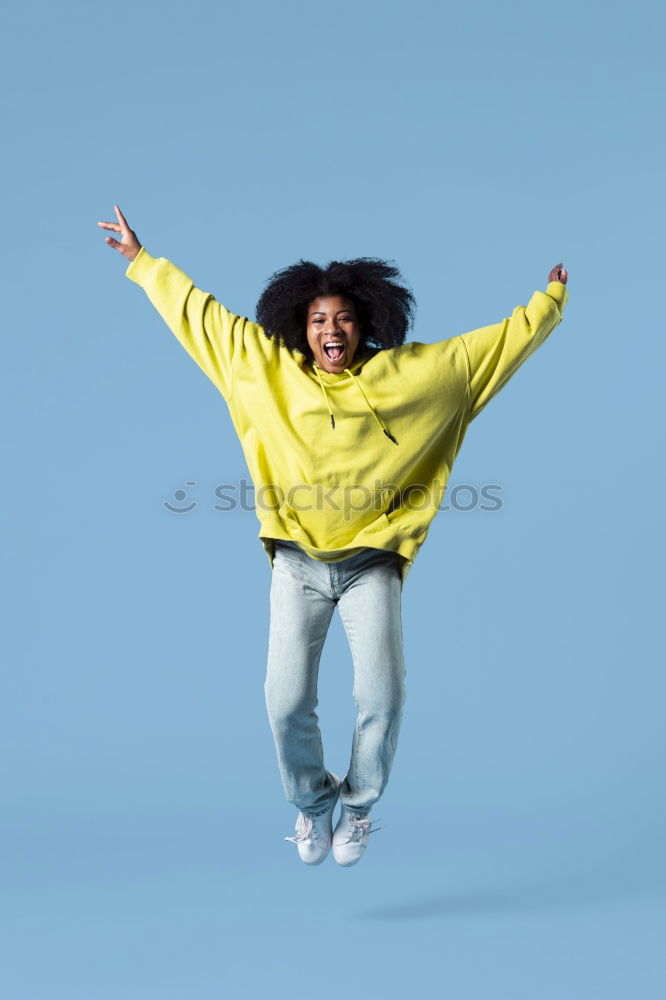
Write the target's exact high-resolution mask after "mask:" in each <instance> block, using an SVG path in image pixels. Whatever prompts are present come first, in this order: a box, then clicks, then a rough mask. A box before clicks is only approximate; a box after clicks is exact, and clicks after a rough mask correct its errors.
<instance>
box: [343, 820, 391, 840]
mask: <svg viewBox="0 0 666 1000" xmlns="http://www.w3.org/2000/svg"><path fill="white" fill-rule="evenodd" d="M379 822H381V820H380V819H368V818H367V817H365V816H349V824H350V826H351V828H352V832H351V834H350V836H349V840H350V841H351V840H357V841H361V840H362V839H363V837H369V836H370V834H371V833H377V831H378V830H383V829H384V827H383V826H376V827H374V829H373V827H372V824H373V823H379Z"/></svg>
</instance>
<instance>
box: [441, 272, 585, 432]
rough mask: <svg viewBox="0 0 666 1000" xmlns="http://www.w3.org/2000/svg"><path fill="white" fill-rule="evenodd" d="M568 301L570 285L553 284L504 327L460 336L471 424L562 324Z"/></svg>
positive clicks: (518, 310) (520, 308)
mask: <svg viewBox="0 0 666 1000" xmlns="http://www.w3.org/2000/svg"><path fill="white" fill-rule="evenodd" d="M568 299H569V292H568V290H567V287H566V285H564V284H562V282H561V281H550V282H549V283H548V285H547V286H546V291H545V292H541V291H536V292H534V294H533V295H532V298H531V299H530V301H529V303H528V304H527V306H516V308H515V309H514V310H513V313H512V315H511V316H510V317H509V318H507V319H504V320H502V322H501V323H494V324H492V325H491V326H484V327H481V328H480V329H478V330H472V331H470V332H469V333H463V334H459V336H458V338H457V339H458V340H460V341H462V343H463V346H464V348H465V352H466V354H467V361H468V375H469V401H470V402H469V405H470V411H469V420H473V419H474V418H475V417H476V416H478V414H479V413H480V412H481V410H482V409H483V408H484V406H485V405H486V404H487V403H488V402H490V400H491V399H492V398H493V396H495V395H496V394H497V393H498V392H499V391H500V389H502V388H503V387H504V386H505V385H506V383H507V382H508V381H509V379H510V378H511V376H512V375H513V374H514V373H515V372H516V371H517V370H518V368H520V366H521V365H522V364H523V362H525V361H526V360H527V358H528V357H529V356H530V354H532V353H533V352H534V351H536V349H537V348H538V347H540V346H541V344H543V342H544V341H545V340H546V338H547V337H548V335H549V334H550V333H551V331H552V330H554V329H555V327H556V326H557V325H558V324H559V323H560V322H561V321H562V315H563V312H564V307H565V305H566V303H567V301H568Z"/></svg>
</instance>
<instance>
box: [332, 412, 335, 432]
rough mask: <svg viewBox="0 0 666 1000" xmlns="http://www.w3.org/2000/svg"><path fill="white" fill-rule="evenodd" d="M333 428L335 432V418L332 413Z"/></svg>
mask: <svg viewBox="0 0 666 1000" xmlns="http://www.w3.org/2000/svg"><path fill="white" fill-rule="evenodd" d="M331 427H332V428H333V430H335V417H334V416H333V414H332V413H331Z"/></svg>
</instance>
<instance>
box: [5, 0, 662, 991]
mask: <svg viewBox="0 0 666 1000" xmlns="http://www.w3.org/2000/svg"><path fill="white" fill-rule="evenodd" d="M3 23H4V29H5V55H4V58H3V75H4V85H3V88H2V92H3V100H2V136H3V140H4V143H3V145H4V156H3V164H2V175H3V184H2V190H3V194H4V198H3V223H4V225H3V230H4V232H3V240H2V249H1V252H2V270H3V277H4V280H3V321H2V338H3V340H2V375H3V378H2V407H3V412H2V434H3V473H4V482H3V486H2V515H3V530H2V540H1V545H2V550H1V553H2V563H3V574H2V579H3V589H4V593H3V596H2V609H3V619H4V621H3V631H2V636H3V643H2V645H3V658H2V659H3V666H2V691H1V709H0V710H1V713H2V715H1V717H0V769H1V799H2V807H1V810H0V814H1V830H0V837H1V839H0V843H1V845H2V864H1V866H0V869H1V870H2V883H3V884H2V886H1V887H0V888H1V890H2V893H1V895H2V903H1V904H0V914H1V917H2V922H3V925H4V927H3V935H2V936H3V941H4V945H3V949H4V955H3V958H2V962H1V963H0V967H1V969H2V971H1V972H0V985H1V986H2V990H3V993H4V994H5V995H6V996H8V997H11V998H12V1000H61V998H62V1000H90V998H91V997H94V998H95V1000H117V998H119V997H122V998H123V1000H153V998H156V1000H157V998H159V1000H171V998H172V997H173V998H176V997H178V998H180V997H182V998H185V997H187V998H188V1000H189V998H190V997H196V998H197V1000H209V998H217V997H234V998H235V997H239V998H240V997H243V998H255V997H265V996H268V995H269V996H271V997H275V998H282V997H283V996H284V997H287V996H289V997H291V996H294V995H303V996H305V995H307V996H317V997H320V998H321V1000H328V998H333V997H336V998H337V997H338V996H339V995H340V994H341V993H342V994H343V995H344V993H345V992H351V993H353V994H356V993H359V994H360V993H362V994H363V995H364V996H367V997H375V996H377V997H379V996H381V997H383V998H391V997H402V996H404V995H405V992H406V991H409V992H410V993H411V994H414V995H416V994H418V995H421V994H425V995H428V996H432V995H446V996H451V997H455V998H456V1000H477V998H478V1000H488V998H490V997H492V998H493V1000H499V998H505V997H506V998H507V1000H523V998H524V1000H533V998H534V997H539V998H540V1000H562V998H566V1000H573V998H579V997H580V998H585V1000H593V998H596V997H603V998H604V1000H611V998H616V997H617V998H620V997H622V998H624V997H627V996H629V995H631V996H635V997H640V998H641V1000H652V998H658V997H663V995H664V989H665V988H666V976H665V975H664V967H663V964H662V963H660V962H659V959H658V951H659V949H658V946H659V943H660V941H662V942H663V933H664V929H665V928H664V923H665V921H664V901H665V890H666V869H665V866H664V855H663V843H664V834H665V833H666V811H665V807H664V764H663V761H664V749H665V746H664V744H665V739H664V727H663V712H664V708H663V707H664V698H665V696H666V683H665V681H664V671H663V663H664V660H663V642H662V631H663V620H662V614H663V606H664V584H663V558H664V551H663V531H662V523H663V520H662V509H663V498H664V475H663V420H662V413H663V411H662V406H663V371H664V363H665V362H666V352H665V350H664V319H663V316H664V307H663V301H664V293H663V270H664V269H663V230H664V200H663V177H664V131H663V125H662V119H663V106H664V73H663V59H662V56H663V52H662V49H663V44H662V39H663V32H664V27H665V24H664V12H663V7H662V6H661V5H658V4H656V3H650V2H638V3H637V4H633V5H631V6H630V5H627V4H620V3H608V2H604V3H601V2H589V3H585V2H583V3H573V2H571V0H564V2H562V3H558V4H543V3H541V4H537V3H528V2H516V3H509V4H493V3H488V2H473V3H468V4H465V5H461V4H453V3H448V2H445V3H435V2H429V0H413V2H411V3H394V2H386V0H385V2H383V3H378V2H366V0H360V2H358V0H357V2H355V3H352V2H350V0H340V2H338V3H336V4H335V5H332V4H323V3H318V2H316V0H310V2H308V3H305V2H297V0H283V2H280V3H279V4H273V3H266V2H263V0H262V2H249V3H245V4H240V3H235V4H228V3H223V4H216V3H211V2H201V0H194V2H191V3H188V4H176V3H170V2H168V0H167V2H161V3H157V2H140V0H139V2H137V3H135V4H132V5H130V4H115V5H108V4H107V5H90V4H83V3H69V2H65V3H63V4H58V5H46V4H44V3H30V2H28V3H26V4H23V5H20V6H19V5H14V6H13V7H12V8H11V9H7V10H6V11H5V13H4V14H3ZM114 203H118V204H119V205H120V207H121V209H122V210H123V212H124V213H125V215H126V217H127V219H128V222H129V224H130V226H131V227H132V228H133V229H134V230H135V231H136V232H137V234H138V236H139V239H140V240H141V242H142V243H143V244H144V245H145V247H146V248H147V249H148V250H149V251H150V253H151V254H153V255H154V256H163V257H166V258H168V259H169V260H171V261H173V262H174V263H176V264H177V265H178V266H179V267H181V268H182V269H183V270H184V271H186V272H187V273H188V274H189V275H190V276H191V277H192V278H193V279H194V281H195V283H196V284H197V285H198V286H199V287H200V288H203V289H204V290H205V291H209V292H212V293H213V294H214V295H215V296H216V298H218V299H219V300H220V301H221V302H223V303H224V304H225V305H226V306H227V307H228V308H229V309H231V310H232V311H234V312H236V313H238V314H242V315H246V316H249V317H253V316H254V306H255V304H256V301H257V299H258V297H259V294H260V293H261V290H262V288H263V286H264V283H265V281H266V280H267V278H268V276H269V275H270V274H271V273H272V272H273V271H274V270H276V269H278V268H281V267H283V266H285V265H287V264H290V263H294V262H296V261H297V260H299V259H301V258H303V259H309V260H314V261H316V262H318V263H321V264H325V263H327V262H328V261H329V260H332V259H346V258H351V257H356V256H362V255H372V256H377V257H381V258H383V259H391V260H394V261H395V262H396V264H397V265H398V266H399V267H400V269H401V272H402V275H403V277H404V279H405V281H406V282H408V284H409V285H410V287H411V288H412V290H413V292H414V294H415V296H416V299H417V303H418V310H417V315H416V320H415V324H414V328H413V329H412V330H411V331H410V335H409V336H410V338H412V339H415V340H420V341H424V342H430V341H435V340H441V339H444V338H446V337H449V336H454V335H456V334H458V333H462V332H465V331H468V330H471V329H475V328H477V327H479V326H483V325H487V324H490V323H494V322H499V321H501V320H502V319H503V318H504V317H506V316H509V315H510V314H511V312H512V310H513V309H514V308H515V306H516V305H519V304H526V303H527V301H528V300H529V298H530V296H531V295H532V293H533V291H534V290H535V289H544V288H545V285H546V281H547V278H548V273H549V271H550V269H551V268H552V267H553V266H554V265H556V264H557V263H559V262H560V261H564V263H565V266H566V267H567V268H568V270H569V286H568V287H569V294H570V300H569V303H568V305H567V308H566V312H565V318H564V321H563V323H562V324H561V325H560V326H559V327H558V328H557V329H556V330H555V331H554V332H553V334H552V335H551V337H550V338H549V339H548V341H547V342H546V343H545V344H544V345H543V347H542V348H541V349H540V350H539V351H538V352H537V353H536V354H535V355H533V356H532V357H531V358H530V359H529V360H528V361H527V362H526V363H525V365H524V366H523V367H522V368H521V369H520V371H518V373H517V374H516V375H515V376H514V378H513V379H512V380H511V382H510V383H509V384H508V385H507V386H506V387H505V388H504V389H503V391H502V392H501V393H500V394H499V395H498V396H497V397H496V398H495V399H494V400H493V401H492V402H491V403H490V404H489V405H488V407H487V408H486V409H485V410H484V411H483V413H482V414H481V415H480V416H479V417H478V419H477V420H476V421H475V422H474V423H473V424H472V425H471V427H470V429H469V431H468V434H467V437H466V440H465V442H464V445H463V448H462V451H461V453H460V455H459V457H458V460H457V463H456V465H455V467H454V469H453V472H452V475H451V479H450V482H449V490H451V489H452V488H453V487H455V486H470V487H471V488H473V489H477V490H478V489H480V488H481V487H482V486H483V485H487V484H495V485H496V486H499V488H500V490H499V492H500V494H501V497H502V505H501V508H500V509H499V510H493V511H484V510H481V509H479V507H478V506H476V507H473V508H472V509H470V510H456V509H453V510H450V511H442V512H441V513H439V514H438V516H437V518H436V519H435V521H434V522H433V525H432V527H431V530H430V534H429V536H428V538H427V540H426V543H425V545H424V546H423V548H422V550H421V552H420V553H419V555H418V557H417V560H416V563H415V565H414V567H413V568H412V570H411V572H410V574H409V577H408V580H407V583H406V585H405V590H404V595H403V621H404V633H405V658H406V664H407V678H406V683H407V701H406V705H405V716H404V722H403V727H402V731H401V734H400V742H399V746H398V752H397V755H396V759H395V765H394V769H393V772H392V775H391V779H390V782H389V785H388V787H387V790H386V792H385V794H384V797H383V799H382V801H381V803H380V804H379V805H378V806H377V808H376V809H375V811H374V815H375V816H376V817H378V818H380V819H381V820H382V822H381V823H380V824H379V825H381V826H382V827H383V829H382V830H381V831H378V832H377V834H376V836H373V837H372V838H371V842H370V846H369V849H368V852H367V855H366V857H365V858H364V859H363V861H362V863H361V864H359V865H357V866H356V867H355V868H353V869H349V870H343V869H340V868H339V867H338V866H336V864H335V862H334V861H333V858H332V857H330V858H329V859H328V860H327V862H326V863H325V864H324V865H323V866H321V867H320V868H316V869H309V868H306V866H304V865H302V864H301V863H300V862H299V861H298V858H297V853H296V849H295V847H294V845H293V844H290V843H287V842H285V841H284V840H283V837H284V836H287V835H289V834H292V833H293V824H294V821H295V818H296V811H295V809H294V808H293V807H292V806H290V805H289V804H288V803H287V802H286V800H285V799H284V794H283V790H282V786H281V782H280V779H279V774H278V770H277V762H276V758H275V751H274V746H273V741H272V735H271V733H270V729H269V725H268V720H267V716H266V709H265V703H264V694H263V682H264V671H265V660H266V643H267V635H268V593H269V587H270V567H269V564H268V559H267V557H266V555H265V553H264V551H263V548H262V546H261V543H260V541H259V539H258V528H259V525H258V521H257V519H256V516H255V514H254V511H253V510H251V509H249V510H247V509H246V510H243V509H240V508H238V509H235V510H233V511H226V512H225V511H220V510H216V509H215V504H216V502H217V498H216V496H215V490H216V488H217V487H218V486H219V485H221V484H230V483H231V484H233V483H239V482H240V481H241V479H243V478H244V477H247V475H248V473H247V467H246V465H245V461H244V457H243V453H242V451H241V448H240V444H239V442H238V440H237V438H236V436H235V432H234V429H233V426H232V423H231V420H230V417H229V414H228V411H227V409H226V404H225V403H224V400H223V399H222V397H221V396H220V394H219V393H218V392H217V390H216V389H215V387H214V386H213V385H212V383H211V382H209V380H208V379H207V378H206V376H205V375H204V374H203V372H201V371H200V370H199V369H198V368H197V366H196V365H195V364H194V363H193V362H192V360H191V359H190V358H189V356H188V355H187V354H186V352H185V351H184V350H183V349H182V348H181V346H180V345H179V344H178V342H177V341H176V339H175V337H173V335H172V334H171V332H170V331H169V329H168V328H167V327H166V325H165V324H164V322H163V321H162V320H161V318H160V317H159V315H158V314H157V312H156V311H155V310H154V309H153V307H152V306H151V304H150V302H149V301H148V299H147V297H146V296H145V294H144V293H143V291H142V290H141V289H140V288H139V287H138V286H137V285H135V284H133V283H132V282H130V281H129V280H127V279H126V278H125V277H124V271H125V268H126V264H127V262H126V261H125V260H124V259H123V258H122V257H121V256H120V255H119V254H118V253H117V252H116V251H113V250H111V249H109V248H108V247H107V246H106V245H105V243H104V233H103V232H102V231H101V230H100V229H99V228H98V227H97V225H96V223H97V220H98V219H106V220H114V219H115V216H114V212H113V205H114ZM415 405H418V401H417V400H415ZM188 484H189V485H188ZM179 490H183V491H185V494H181V493H178V491H179ZM183 496H185V497H186V499H185V501H183ZM178 498H180V500H179V499H178ZM177 503H180V505H181V506H187V505H190V504H194V506H192V508H191V509H190V510H189V511H187V512H185V511H181V512H179V513H175V512H173V511H171V510H169V507H168V506H167V505H171V506H172V507H173V506H174V505H177ZM351 687H352V663H351V655H350V652H349V647H348V645H347V642H346V638H345V636H344V631H343V629H342V625H341V622H340V620H339V618H338V617H337V615H336V616H335V618H334V620H333V624H332V626H331V631H330V633H329V638H328V641H327V644H326V647H325V650H324V655H323V657H322V662H321V668H320V687H319V717H320V724H321V728H322V732H323V737H324V744H325V748H326V762H327V766H328V767H329V768H331V769H333V770H334V771H336V773H339V774H342V775H344V774H345V773H346V767H347V765H348V761H349V754H350V750H351V738H352V730H353V725H354V720H355V706H354V704H353V700H352V694H351Z"/></svg>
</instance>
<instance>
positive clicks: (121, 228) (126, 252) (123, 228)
mask: <svg viewBox="0 0 666 1000" xmlns="http://www.w3.org/2000/svg"><path fill="white" fill-rule="evenodd" d="M113 207H114V209H115V210H116V215H117V216H118V222H98V223H97V225H98V226H101V227H102V229H112V230H113V231H114V232H115V233H120V235H121V236H122V239H121V240H114V238H113V237H112V236H107V237H106V240H105V242H106V243H107V245H108V246H110V247H111V248H112V249H113V250H118V251H119V252H120V253H121V254H122V255H123V257H127V259H128V260H134V258H135V257H136V255H137V254H138V252H139V250H140V249H141V243H140V241H139V240H138V239H137V235H136V233H135V232H133V230H131V229H130V227H129V226H128V225H127V222H126V221H125V216H124V215H123V213H122V212H121V211H120V209H119V208H118V206H117V205H114V206H113Z"/></svg>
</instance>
